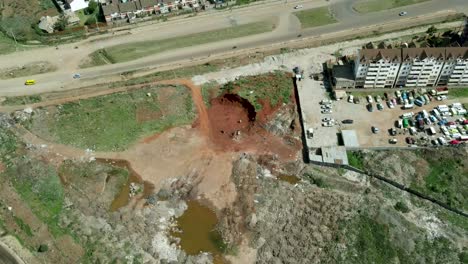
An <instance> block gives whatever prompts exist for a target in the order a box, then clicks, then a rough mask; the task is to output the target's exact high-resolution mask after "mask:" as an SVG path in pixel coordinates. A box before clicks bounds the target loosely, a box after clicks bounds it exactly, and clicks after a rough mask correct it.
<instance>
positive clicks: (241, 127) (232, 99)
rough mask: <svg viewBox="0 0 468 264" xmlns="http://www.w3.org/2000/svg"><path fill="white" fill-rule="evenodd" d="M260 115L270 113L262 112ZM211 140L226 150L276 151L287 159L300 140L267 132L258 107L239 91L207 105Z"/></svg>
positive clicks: (298, 146)
mask: <svg viewBox="0 0 468 264" xmlns="http://www.w3.org/2000/svg"><path fill="white" fill-rule="evenodd" d="M260 114H261V119H262V121H263V120H266V119H267V116H266V115H264V114H263V113H262V112H260ZM208 119H209V120H208V121H209V123H210V125H209V127H210V129H211V133H210V138H211V141H212V142H213V143H214V144H215V145H216V147H217V148H218V149H220V150H224V151H236V152H237V151H252V152H256V153H268V154H276V155H278V156H279V157H280V158H283V159H288V158H292V157H294V156H295V154H296V153H297V152H298V150H299V149H300V146H301V144H300V142H299V141H297V140H296V141H295V140H288V141H286V140H284V139H282V138H279V137H276V136H274V135H272V134H270V133H268V132H267V131H266V130H265V129H263V128H262V122H261V121H260V120H257V113H256V112H255V108H254V107H253V105H252V104H250V102H249V101H247V100H246V99H243V98H241V97H240V96H238V95H236V94H224V95H222V96H220V97H217V98H215V99H213V100H211V107H210V108H209V109H208Z"/></svg>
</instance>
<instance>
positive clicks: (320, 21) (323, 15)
mask: <svg viewBox="0 0 468 264" xmlns="http://www.w3.org/2000/svg"><path fill="white" fill-rule="evenodd" d="M294 15H296V17H297V18H298V19H299V21H300V22H301V26H302V28H311V27H319V26H323V25H328V24H333V23H336V22H338V20H336V19H335V18H334V17H333V15H332V14H331V13H330V9H329V8H328V7H319V8H313V9H309V10H303V11H299V12H295V13H294Z"/></svg>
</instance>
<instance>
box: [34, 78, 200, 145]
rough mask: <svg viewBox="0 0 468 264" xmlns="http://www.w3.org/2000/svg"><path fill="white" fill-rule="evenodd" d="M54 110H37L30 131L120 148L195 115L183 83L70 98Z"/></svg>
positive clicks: (74, 142)
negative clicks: (98, 95) (72, 100)
mask: <svg viewBox="0 0 468 264" xmlns="http://www.w3.org/2000/svg"><path fill="white" fill-rule="evenodd" d="M148 93H149V94H150V95H151V96H148V95H147V94H148ZM56 110H57V112H56V114H55V115H46V114H41V113H39V114H37V115H36V118H35V119H34V120H33V122H32V126H31V129H32V131H44V129H46V131H47V135H45V137H47V138H50V136H52V138H53V139H54V140H57V141H59V142H60V143H63V144H68V145H72V146H75V147H79V148H83V149H85V148H90V149H95V150H99V151H120V150H124V149H126V148H127V147H128V146H129V145H130V144H132V143H133V142H135V141H136V140H137V139H138V138H140V137H142V136H144V135H149V134H154V133H158V132H162V131H164V130H165V129H168V128H170V127H174V126H180V125H184V124H189V123H191V122H192V121H193V118H194V117H195V113H194V106H193V102H192V98H191V94H190V91H188V89H187V88H186V87H184V86H169V87H167V86H166V87H161V86H155V87H149V88H144V89H140V90H135V91H131V92H122V93H115V94H110V95H106V96H100V97H95V98H90V99H85V100H80V101H77V102H70V103H67V104H64V105H61V106H60V107H58V108H57V109H56ZM36 127H37V129H36ZM38 133H39V134H40V132H38Z"/></svg>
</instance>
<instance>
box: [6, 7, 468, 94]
mask: <svg viewBox="0 0 468 264" xmlns="http://www.w3.org/2000/svg"><path fill="white" fill-rule="evenodd" d="M355 1H356V0H331V1H325V0H308V1H304V0H294V1H291V0H289V1H288V2H287V3H285V2H283V1H272V2H267V3H265V4H261V5H254V6H251V7H245V8H239V9H234V10H232V11H222V12H215V13H210V14H201V15H199V16H196V17H193V18H186V19H177V20H174V21H169V22H165V23H159V24H153V25H147V26H142V27H137V28H134V29H131V30H130V31H126V32H123V33H120V35H119V36H117V35H118V34H119V33H117V34H116V35H115V36H112V35H110V36H111V37H109V36H101V37H99V38H90V39H88V40H84V41H81V42H78V43H75V44H67V45H62V46H60V48H59V50H56V49H55V48H53V47H47V48H41V49H35V50H30V51H24V52H17V53H14V54H9V55H5V56H1V57H0V68H7V67H12V66H21V65H25V64H28V63H31V62H35V61H50V62H52V63H54V64H55V65H57V66H58V68H59V70H58V71H56V72H53V73H47V74H41V75H37V76H32V77H29V78H34V79H36V80H37V85H35V86H32V87H26V86H24V85H23V83H24V80H25V79H26V78H16V79H10V80H3V81H0V95H20V94H30V93H40V92H46V91H55V90H61V89H73V88H78V87H80V86H83V85H85V84H91V83H93V82H97V80H96V78H97V77H100V78H101V79H103V78H104V79H105V76H106V75H111V74H117V73H121V72H124V71H129V70H135V69H141V68H147V67H155V66H156V65H165V64H173V63H174V62H179V63H187V62H190V58H199V57H207V56H210V55H214V54H219V53H226V52H232V46H234V45H236V46H237V47H238V49H247V48H253V47H258V46H264V45H269V44H273V43H279V42H284V41H288V40H293V39H297V36H298V35H299V34H301V35H302V37H303V38H307V37H312V36H319V35H322V34H326V33H330V32H338V31H343V30H353V29H355V28H358V27H363V26H368V25H374V24H379V23H386V22H392V21H399V20H401V18H400V17H399V16H398V13H399V12H400V11H403V10H405V11H407V12H408V16H407V17H406V18H405V19H410V18H414V17H417V16H421V15H424V14H430V13H434V12H437V11H441V10H447V9H451V10H457V11H464V12H468V4H466V0H432V1H428V2H424V3H421V4H417V5H414V6H407V7H404V8H397V9H394V10H391V11H383V12H377V13H370V14H365V15H361V14H358V13H356V12H354V11H353V9H352V4H353V2H355ZM297 4H302V5H303V6H304V9H307V8H314V7H320V6H325V5H330V7H331V10H332V12H333V13H334V14H335V15H336V17H337V19H338V20H339V21H340V22H339V23H336V24H332V25H327V26H323V27H318V28H311V29H301V28H300V24H299V23H298V20H297V18H296V17H295V16H294V15H292V12H293V11H294V9H293V7H294V6H295V5H297ZM267 19H273V20H275V21H276V22H275V24H276V25H277V27H276V28H275V30H274V31H273V32H269V33H263V34H258V35H254V36H248V37H243V38H238V39H234V40H226V41H220V42H216V43H210V44H205V45H200V46H194V47H188V48H183V49H178V50H171V51H167V52H163V53H160V54H156V55H152V56H148V57H145V58H142V59H139V60H135V61H130V62H126V63H120V64H115V65H105V66H100V67H94V68H89V69H81V70H80V69H79V68H78V65H79V64H80V61H81V60H82V59H83V58H85V57H86V56H87V55H88V54H89V53H91V52H93V51H95V50H97V49H100V48H105V47H109V46H113V45H116V44H122V43H129V42H133V41H143V40H156V39H165V38H168V37H175V36H182V35H184V34H192V33H197V32H202V31H207V30H214V29H220V28H225V27H229V26H232V25H233V24H244V23H251V22H255V21H263V20H267ZM75 46H77V47H78V49H75V48H74V47H75ZM78 71H79V72H80V73H81V74H82V76H83V78H82V79H81V80H72V77H71V76H72V75H73V73H75V72H78Z"/></svg>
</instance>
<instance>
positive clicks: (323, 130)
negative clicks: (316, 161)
mask: <svg viewBox="0 0 468 264" xmlns="http://www.w3.org/2000/svg"><path fill="white" fill-rule="evenodd" d="M298 91H299V96H300V101H301V108H302V109H301V110H302V115H303V120H304V128H305V129H306V130H308V129H310V128H312V129H313V137H307V145H308V147H309V148H310V149H314V148H320V147H324V146H336V145H338V139H339V137H338V134H339V133H340V131H341V130H355V131H356V134H357V138H358V142H359V146H360V147H363V148H366V147H390V146H409V145H412V146H431V145H434V144H433V143H431V141H432V140H436V141H437V139H438V138H439V137H443V138H444V141H446V142H447V144H448V142H450V141H453V140H454V138H453V137H452V136H453V135H452V134H450V135H449V134H447V133H446V134H445V135H444V134H443V133H442V131H441V126H440V125H439V124H438V122H439V120H442V118H443V119H444V122H449V124H452V123H451V122H454V123H455V124H454V125H452V129H457V128H458V127H460V126H461V127H462V128H460V130H462V129H464V128H463V127H465V126H463V124H462V123H463V121H462V122H461V123H460V122H459V121H460V118H463V116H460V115H453V116H449V115H447V116H445V117H442V118H441V119H439V120H437V121H435V122H429V123H424V128H423V129H416V128H417V127H418V126H417V124H413V123H410V125H408V126H407V127H405V128H404V127H403V126H402V127H396V126H395V121H397V120H401V116H402V115H403V114H405V113H410V112H412V113H413V114H414V116H413V117H412V118H409V119H411V120H412V121H413V122H415V121H416V120H415V116H416V115H417V114H418V113H419V112H421V111H423V110H426V111H427V112H428V113H431V111H432V110H433V109H434V108H435V107H437V106H438V105H451V104H452V103H455V102H461V103H462V104H463V103H468V98H458V99H456V98H455V99H451V98H450V95H449V96H448V99H446V100H443V101H437V100H435V97H434V99H433V100H432V101H430V102H428V104H425V105H422V106H421V107H418V106H416V105H415V106H414V108H413V109H407V110H404V109H402V105H401V104H397V105H395V107H394V108H392V109H390V108H389V107H388V104H387V103H386V101H385V100H383V101H382V105H383V109H382V110H378V109H377V107H376V104H375V97H374V96H373V99H374V102H373V111H372V112H370V111H369V110H368V109H367V108H366V105H367V104H368V101H367V100H366V98H365V96H364V97H363V96H362V92H360V93H359V98H360V102H359V103H357V104H356V103H354V102H352V103H350V102H348V100H347V99H348V98H345V99H343V100H339V101H335V100H332V101H331V103H330V104H329V105H330V106H331V109H330V110H331V113H327V114H324V113H322V111H323V109H322V108H325V107H324V106H323V104H321V101H322V100H326V101H327V100H329V98H328V94H327V93H326V91H325V88H324V86H323V82H322V81H316V80H313V79H310V78H308V77H307V78H305V79H303V80H302V81H300V82H298ZM394 92H395V90H388V92H387V93H388V94H389V95H390V94H391V95H392V96H394ZM351 94H353V93H352V92H351ZM383 94H384V92H382V93H381V96H382V98H383ZM324 118H329V119H333V120H334V121H335V122H334V124H333V125H332V126H330V127H326V126H324V122H323V119H324ZM346 119H351V120H353V123H352V124H343V122H342V121H343V120H346ZM410 122H411V121H410ZM325 123H327V122H325ZM411 125H412V126H411ZM442 126H445V125H442ZM372 127H376V128H378V130H379V131H378V132H376V133H374V132H373V131H372ZM410 127H414V128H412V129H411V130H413V132H414V133H410ZM430 127H433V128H434V130H435V132H436V133H435V134H431V133H430V132H429V128H430ZM392 128H394V130H395V132H396V135H391V134H390V131H389V130H390V129H392ZM463 133H465V134H463V135H466V131H463ZM393 139H396V142H392V143H391V142H390V140H393ZM413 141H414V142H413Z"/></svg>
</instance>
